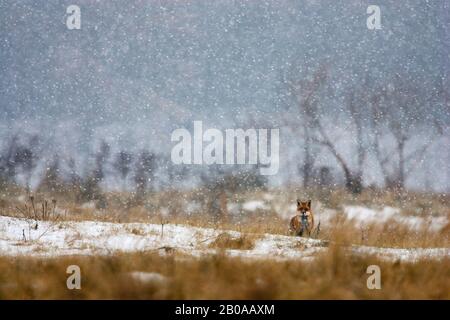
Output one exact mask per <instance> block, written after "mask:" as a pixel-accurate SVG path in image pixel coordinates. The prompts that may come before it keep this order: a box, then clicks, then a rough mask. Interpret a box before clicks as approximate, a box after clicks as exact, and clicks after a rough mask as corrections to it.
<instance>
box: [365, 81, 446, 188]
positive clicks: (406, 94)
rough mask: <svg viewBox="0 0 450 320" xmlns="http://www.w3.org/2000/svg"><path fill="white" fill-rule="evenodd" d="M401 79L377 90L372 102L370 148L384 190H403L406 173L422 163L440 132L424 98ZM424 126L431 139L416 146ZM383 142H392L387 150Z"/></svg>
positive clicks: (418, 89)
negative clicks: (379, 170)
mask: <svg viewBox="0 0 450 320" xmlns="http://www.w3.org/2000/svg"><path fill="white" fill-rule="evenodd" d="M403 79H404V78H402V77H400V76H396V77H394V79H393V81H392V83H391V84H390V85H389V86H387V87H383V88H380V89H378V91H377V92H376V93H375V94H374V96H373V97H372V99H371V107H372V112H371V122H372V130H373V134H372V137H373V141H372V149H373V151H374V153H375V157H376V159H377V161H378V163H379V166H380V169H381V172H382V173H383V178H384V183H385V185H386V187H388V188H393V189H403V188H404V187H405V182H406V179H407V177H408V176H409V174H410V173H411V172H412V171H414V169H415V168H416V167H417V164H418V163H419V162H420V160H423V159H424V157H425V154H426V152H427V150H428V149H429V147H430V146H431V145H432V143H433V141H434V139H435V138H436V137H437V136H438V135H440V134H441V133H442V130H441V129H440V128H439V125H438V123H437V122H436V121H435V119H433V117H432V114H431V113H430V112H429V111H428V110H427V106H428V103H427V101H426V95H425V94H424V93H423V92H421V90H420V88H419V87H418V86H414V85H412V84H410V83H406V81H405V80H403ZM424 127H426V128H427V129H429V130H428V131H429V132H431V134H432V136H430V137H428V140H426V141H425V142H423V143H422V144H419V143H418V142H417V139H413V138H417V137H418V134H417V132H421V135H423V134H424V132H425V130H421V129H420V128H422V129H423V128H424ZM382 139H385V140H387V139H392V140H393V142H394V143H393V147H391V148H389V146H388V144H387V143H382Z"/></svg>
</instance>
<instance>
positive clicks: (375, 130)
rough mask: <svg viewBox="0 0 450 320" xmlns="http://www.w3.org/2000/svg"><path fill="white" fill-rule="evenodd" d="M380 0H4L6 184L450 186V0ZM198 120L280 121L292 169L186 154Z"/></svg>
mask: <svg viewBox="0 0 450 320" xmlns="http://www.w3.org/2000/svg"><path fill="white" fill-rule="evenodd" d="M72 4H76V5H78V6H79V7H80V9H81V29H80V30H69V29H68V28H67V26H66V19H67V16H68V15H67V14H66V9H67V7H68V6H69V5H72ZM370 4H372V3H371V2H369V1H360V0H358V1H353V0H352V1H350V0H349V1H309V0H303V1H291V0H279V1H256V0H254V1H229V0H215V1H201V0H198V1H184V0H183V1H127V2H125V1H93V0H77V1H45V2H42V1H20V2H15V1H5V0H1V1H0V70H1V75H2V76H1V78H0V181H1V185H2V188H3V190H5V188H8V187H10V186H11V185H16V186H19V187H22V188H26V189H27V190H28V191H38V190H48V191H52V192H54V191H57V190H61V189H67V190H75V189H77V190H78V191H77V193H78V194H80V196H79V197H80V198H83V199H86V200H89V199H94V198H95V194H96V192H100V191H101V190H103V191H130V192H133V193H136V194H145V193H147V192H151V191H164V190H170V189H191V188H195V187H198V186H208V188H209V189H210V190H212V189H214V188H219V189H223V188H224V186H225V185H228V186H229V185H231V186H232V190H235V191H236V190H242V189H244V190H248V189H252V190H253V189H254V188H268V187H272V186H281V187H289V186H298V187H301V188H315V187H325V188H329V189H332V188H344V189H346V190H347V191H348V192H350V193H352V194H358V193H360V192H361V191H362V190H364V189H365V188H387V189H391V190H404V189H408V190H417V191H432V192H444V193H446V192H449V191H450V182H449V181H450V148H449V146H450V127H449V123H450V78H449V75H450V62H449V61H450V59H449V54H450V38H449V37H450V36H449V35H450V10H449V9H450V5H449V2H448V1H443V0H442V1H440V0H438V1H401V2H399V1H384V0H379V1H377V5H379V6H380V9H381V24H382V29H381V30H369V29H368V28H367V26H366V19H367V17H368V14H367V13H366V9H367V7H368V6H369V5H370ZM194 120H201V121H203V125H204V128H218V129H226V128H244V129H246V128H279V129H280V134H281V136H280V142H281V145H280V166H279V167H280V169H279V173H278V174H277V175H275V176H269V177H265V176H260V175H259V169H257V168H255V167H254V166H229V165H228V166H227V165H222V166H220V165H218V166H184V165H173V164H172V162H171V160H170V151H171V147H172V146H173V144H174V143H171V142H170V135H171V132H172V131H173V130H174V129H176V128H182V127H185V128H187V129H188V130H192V127H193V121H194ZM68 188H69V189H68ZM70 188H72V189H70ZM74 188H75V189H74ZM99 190H100V191H99ZM236 192H237V191H236Z"/></svg>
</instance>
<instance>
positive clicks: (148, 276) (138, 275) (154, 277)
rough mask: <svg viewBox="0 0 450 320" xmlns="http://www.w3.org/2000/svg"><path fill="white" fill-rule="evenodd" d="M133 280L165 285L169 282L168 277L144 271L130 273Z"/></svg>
mask: <svg viewBox="0 0 450 320" xmlns="http://www.w3.org/2000/svg"><path fill="white" fill-rule="evenodd" d="M128 274H129V275H130V276H131V277H132V278H133V279H135V280H137V281H140V282H143V283H157V284H163V283H166V282H167V281H168V278H167V277H166V276H163V275H162V274H160V273H157V272H142V271H133V272H130V273H128Z"/></svg>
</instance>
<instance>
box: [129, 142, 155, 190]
mask: <svg viewBox="0 0 450 320" xmlns="http://www.w3.org/2000/svg"><path fill="white" fill-rule="evenodd" d="M155 160H156V159H155V156H154V154H153V153H151V152H149V151H147V150H143V151H142V152H141V153H140V155H139V157H138V159H137V161H136V163H135V173H134V182H135V184H136V197H137V198H138V199H141V198H142V197H143V196H144V194H145V191H146V190H147V188H148V183H149V182H150V181H153V175H154V169H155V166H156V163H155Z"/></svg>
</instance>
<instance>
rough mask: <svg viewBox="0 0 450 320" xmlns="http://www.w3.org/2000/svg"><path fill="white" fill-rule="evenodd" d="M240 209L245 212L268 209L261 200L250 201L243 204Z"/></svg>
mask: <svg viewBox="0 0 450 320" xmlns="http://www.w3.org/2000/svg"><path fill="white" fill-rule="evenodd" d="M242 208H243V209H244V210H247V211H256V210H267V209H269V207H268V206H267V205H266V204H265V203H264V201H261V200H251V201H247V202H244V204H243V205H242Z"/></svg>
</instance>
